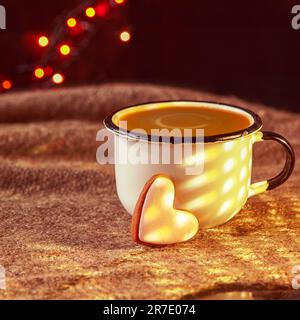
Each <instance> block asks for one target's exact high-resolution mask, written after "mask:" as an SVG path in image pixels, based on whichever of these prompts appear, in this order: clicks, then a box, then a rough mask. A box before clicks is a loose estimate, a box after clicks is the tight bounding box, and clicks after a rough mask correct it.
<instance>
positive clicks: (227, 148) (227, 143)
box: [223, 141, 234, 151]
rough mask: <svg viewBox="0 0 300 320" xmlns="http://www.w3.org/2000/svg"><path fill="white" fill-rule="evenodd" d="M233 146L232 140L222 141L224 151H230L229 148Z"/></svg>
mask: <svg viewBox="0 0 300 320" xmlns="http://www.w3.org/2000/svg"><path fill="white" fill-rule="evenodd" d="M233 146H234V142H233V141H229V142H225V143H224V146H223V148H224V150H225V151H230V150H232V149H233Z"/></svg>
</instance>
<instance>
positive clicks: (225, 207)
mask: <svg viewBox="0 0 300 320" xmlns="http://www.w3.org/2000/svg"><path fill="white" fill-rule="evenodd" d="M231 205H232V200H231V199H229V200H226V201H225V202H224V203H223V204H222V206H221V208H220V210H219V212H218V215H222V214H224V213H225V212H226V211H227V210H228V209H229V208H230V207H231Z"/></svg>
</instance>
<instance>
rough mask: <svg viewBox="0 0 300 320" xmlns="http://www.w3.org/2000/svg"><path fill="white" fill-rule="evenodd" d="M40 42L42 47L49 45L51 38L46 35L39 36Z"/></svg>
mask: <svg viewBox="0 0 300 320" xmlns="http://www.w3.org/2000/svg"><path fill="white" fill-rule="evenodd" d="M38 44H39V46H40V47H47V46H48V44H49V39H48V37H46V36H41V37H39V38H38Z"/></svg>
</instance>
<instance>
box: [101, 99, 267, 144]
mask: <svg viewBox="0 0 300 320" xmlns="http://www.w3.org/2000/svg"><path fill="white" fill-rule="evenodd" d="M174 107H193V108H197V107H198V108H201V107H205V108H209V109H215V110H224V111H229V112H231V113H236V114H239V115H241V116H243V117H245V118H247V120H248V121H249V125H248V126H246V127H245V128H242V129H241V130H238V131H230V132H226V133H221V134H215V135H210V136H204V142H218V141H224V140H225V141H226V140H232V139H236V138H239V137H241V136H245V135H248V134H251V133H253V132H255V131H257V130H259V129H260V128H261V126H262V121H261V119H260V117H259V116H258V115H257V114H256V113H254V112H253V111H251V110H248V109H245V108H241V107H237V106H234V105H228V104H221V103H216V102H207V101H163V102H151V103H145V104H139V105H134V106H129V107H125V108H122V109H120V110H117V111H115V112H114V113H112V114H110V115H109V116H108V117H107V118H106V119H105V120H104V125H105V126H106V128H107V129H108V130H110V131H112V132H113V133H115V134H118V135H121V136H126V137H128V138H133V139H138V140H148V141H162V140H161V139H160V138H161V137H155V136H153V135H148V134H141V133H135V132H134V131H129V130H126V129H123V128H121V127H119V122H120V119H122V118H123V117H124V116H126V115H127V114H130V113H138V112H141V111H145V110H160V109H166V108H174ZM199 129H201V128H199ZM190 138H191V139H190V142H197V141H198V140H197V137H196V136H192V137H190ZM202 141H203V137H202ZM169 142H171V143H176V142H182V141H178V140H176V139H171V140H169ZM184 142H187V141H186V140H184Z"/></svg>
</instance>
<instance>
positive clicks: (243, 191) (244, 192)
mask: <svg viewBox="0 0 300 320" xmlns="http://www.w3.org/2000/svg"><path fill="white" fill-rule="evenodd" d="M245 194H246V187H245V186H243V187H242V188H241V189H240V191H239V193H238V199H239V200H242V199H243V198H244V196H245Z"/></svg>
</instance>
